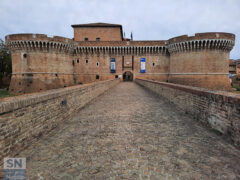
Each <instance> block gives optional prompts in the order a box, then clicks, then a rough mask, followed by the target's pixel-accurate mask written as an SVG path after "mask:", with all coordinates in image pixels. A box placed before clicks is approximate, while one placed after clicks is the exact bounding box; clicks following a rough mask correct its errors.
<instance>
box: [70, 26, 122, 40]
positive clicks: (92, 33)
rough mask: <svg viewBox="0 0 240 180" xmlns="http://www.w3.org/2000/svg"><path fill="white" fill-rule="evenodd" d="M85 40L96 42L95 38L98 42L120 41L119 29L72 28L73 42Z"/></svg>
mask: <svg viewBox="0 0 240 180" xmlns="http://www.w3.org/2000/svg"><path fill="white" fill-rule="evenodd" d="M85 38H88V41H96V38H100V41H122V35H121V28H120V27H78V28H74V40H75V41H84V39H85Z"/></svg>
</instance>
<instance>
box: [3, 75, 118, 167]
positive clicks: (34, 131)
mask: <svg viewBox="0 0 240 180" xmlns="http://www.w3.org/2000/svg"><path fill="white" fill-rule="evenodd" d="M119 82H120V80H119V79H114V80H108V81H100V82H96V83H92V84H86V85H78V86H72V87H67V88H61V89H55V90H49V91H45V92H42V93H33V94H26V95H21V96H16V97H11V98H5V99H0V164H2V163H3V162H2V159H3V158H4V157H6V156H12V157H13V156H15V155H16V154H18V153H19V152H20V151H21V150H23V149H24V148H25V147H27V146H28V145H29V144H30V143H32V142H33V141H35V140H37V139H38V138H39V137H40V136H41V135H42V134H46V133H48V132H49V131H51V130H52V129H53V128H55V127H56V126H57V125H58V124H59V123H60V122H61V121H64V120H66V122H67V118H69V117H70V116H71V115H72V114H73V113H74V112H76V111H78V110H79V109H80V108H81V107H83V106H84V105H86V104H87V103H88V102H90V101H91V100H92V99H94V98H95V97H97V96H99V95H100V94H102V93H104V92H105V91H106V90H108V89H109V88H111V87H113V86H114V85H116V84H117V83H119Z"/></svg>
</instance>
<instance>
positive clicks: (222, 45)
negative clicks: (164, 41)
mask: <svg viewBox="0 0 240 180" xmlns="http://www.w3.org/2000/svg"><path fill="white" fill-rule="evenodd" d="M234 43H235V35H234V34H231V33H220V32H215V33H214V32H212V33H197V34H195V36H187V35H183V36H178V37H175V38H171V39H169V40H168V51H169V53H176V52H185V51H195V50H203V49H219V50H222V51H231V50H232V48H233V46H234Z"/></svg>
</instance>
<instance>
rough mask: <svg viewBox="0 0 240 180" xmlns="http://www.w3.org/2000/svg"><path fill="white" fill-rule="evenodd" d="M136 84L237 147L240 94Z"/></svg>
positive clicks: (139, 82) (239, 134)
mask: <svg viewBox="0 0 240 180" xmlns="http://www.w3.org/2000/svg"><path fill="white" fill-rule="evenodd" d="M136 82H137V83H138V84H139V85H141V86H144V87H146V88H147V89H149V90H151V91H153V92H155V93H157V94H159V95H161V96H163V97H164V98H166V99H168V100H169V101H170V102H171V103H173V104H175V105H176V107H177V108H178V109H179V110H180V111H181V112H183V113H187V114H190V115H192V116H193V117H194V118H195V119H197V120H199V121H201V122H203V124H205V125H207V126H210V127H211V128H213V129H215V130H217V131H219V132H221V133H222V134H224V135H225V136H228V137H230V139H231V140H232V141H233V143H234V144H235V145H237V146H240V94H239V95H238V94H233V93H229V92H223V91H210V90H207V89H203V88H197V87H191V86H184V85H177V84H172V83H165V82H157V81H150V80H143V79H136Z"/></svg>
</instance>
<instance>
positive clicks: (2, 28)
mask: <svg viewBox="0 0 240 180" xmlns="http://www.w3.org/2000/svg"><path fill="white" fill-rule="evenodd" d="M93 22H106V23H115V24H122V25H123V30H124V31H125V32H126V36H127V37H130V33H131V31H132V32H133V38H134V40H167V39H169V38H171V37H174V36H179V35H183V34H188V35H194V34H195V33H198V32H216V31H217V32H230V33H234V34H235V35H236V42H235V47H234V49H233V50H232V51H231V55H230V57H231V58H233V59H237V58H240V53H239V48H240V38H239V37H240V0H0V38H1V39H4V37H5V36H6V35H8V34H13V33H43V34H47V35H49V36H53V35H58V36H64V37H68V38H72V37H73V30H72V27H71V25H72V24H83V23H93Z"/></svg>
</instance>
